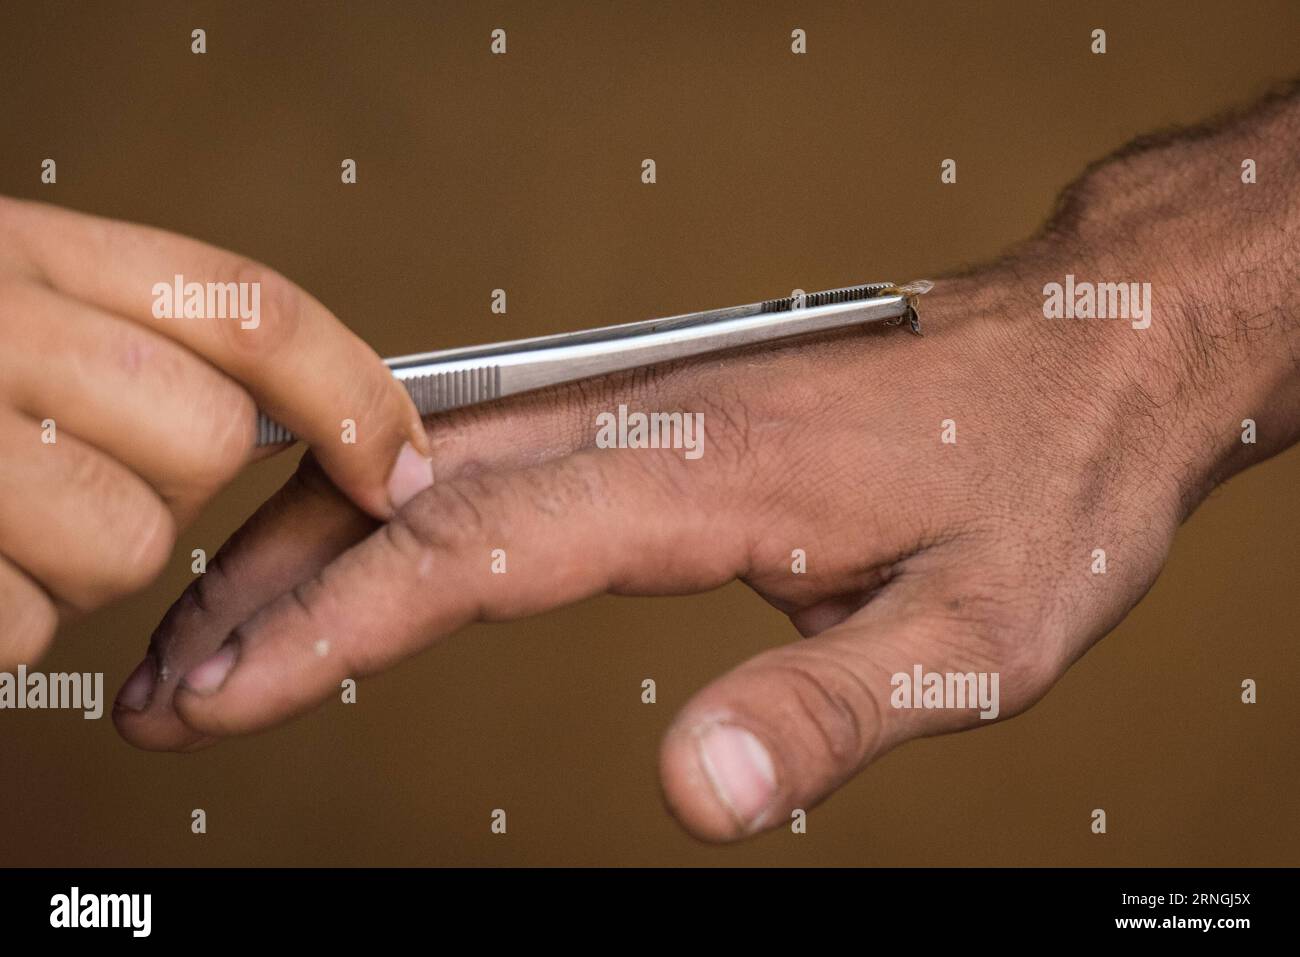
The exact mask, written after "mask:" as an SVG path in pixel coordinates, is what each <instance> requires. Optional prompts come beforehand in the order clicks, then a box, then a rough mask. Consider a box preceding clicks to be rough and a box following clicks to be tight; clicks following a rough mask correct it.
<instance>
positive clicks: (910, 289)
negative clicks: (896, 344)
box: [876, 279, 934, 336]
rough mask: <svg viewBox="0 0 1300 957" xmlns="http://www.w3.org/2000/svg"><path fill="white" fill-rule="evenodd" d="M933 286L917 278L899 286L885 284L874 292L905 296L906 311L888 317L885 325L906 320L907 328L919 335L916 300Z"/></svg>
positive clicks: (919, 321)
mask: <svg viewBox="0 0 1300 957" xmlns="http://www.w3.org/2000/svg"><path fill="white" fill-rule="evenodd" d="M933 288H934V283H932V282H931V281H930V280H928V279H917V280H915V281H913V282H905V283H903V284H902V285H901V286H893V285H890V286H886V287H885V288H884V289H881V290H880V292H878V293H876V295H878V296H906V297H907V313H906V314H905V315H902V316H899V317H898V318H897V319H889V320H886V322H885V323H884V324H885V325H887V326H897V325H899V324H901V323H902V322H903V320H904V319H906V320H907V325H908V328H910V329H911V330H912V332H914V333H916V334H917V335H918V336H919V335H921V319H920V317H919V316H918V315H917V314H916V301H917V299H919V298H920V297H921V296H924V295H925V294H926V293H927V292H929V291H930V290H931V289H933Z"/></svg>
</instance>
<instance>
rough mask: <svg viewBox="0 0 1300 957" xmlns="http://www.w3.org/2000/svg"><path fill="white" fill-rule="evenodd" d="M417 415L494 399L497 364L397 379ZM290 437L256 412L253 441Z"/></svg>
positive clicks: (261, 442) (497, 388) (497, 389)
mask: <svg viewBox="0 0 1300 957" xmlns="http://www.w3.org/2000/svg"><path fill="white" fill-rule="evenodd" d="M401 382H402V385H403V387H405V389H406V392H407V394H408V395H410V397H411V401H412V402H414V403H415V407H416V408H417V409H419V410H420V414H421V415H429V414H430V413H433V412H442V411H444V410H446V409H457V408H460V407H461V406H462V405H473V404H475V403H477V402H486V401H487V400H488V399H495V398H496V397H497V396H499V395H500V394H501V367H500V366H497V365H482V366H475V367H473V368H468V369H455V370H453V371H450V372H432V373H429V374H428V375H421V376H411V377H410V378H409V379H403V380H401ZM292 441H294V434H293V433H292V432H290V431H289V430H288V429H286V428H285V427H284V426H283V425H281V424H280V423H279V422H276V421H274V420H272V419H270V418H268V417H267V416H266V414H265V413H262V412H259V413H258V415H257V444H258V445H280V444H282V443H285V442H292Z"/></svg>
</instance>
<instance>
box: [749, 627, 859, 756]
mask: <svg viewBox="0 0 1300 957" xmlns="http://www.w3.org/2000/svg"><path fill="white" fill-rule="evenodd" d="M768 667H771V668H773V669H775V671H776V672H777V675H778V677H779V679H780V680H781V682H782V684H781V686H782V687H784V688H786V689H788V694H787V696H786V699H785V702H784V704H785V706H786V708H787V709H788V710H789V712H790V714H789V720H790V721H791V722H792V723H793V724H794V726H798V725H802V726H803V727H804V728H805V729H806V731H807V736H808V737H809V738H810V739H811V741H812V747H814V748H816V749H818V750H820V751H821V753H822V754H823V756H824V758H825V759H826V761H827V763H828V764H829V765H830V767H831V768H833V769H834V770H835V771H837V772H839V773H847V772H849V771H852V770H854V769H856V768H857V767H858V766H859V765H860V764H861V763H862V762H863V761H864V760H865V759H866V757H867V756H868V755H870V754H873V753H874V752H875V750H876V748H877V746H878V743H879V734H880V728H881V717H880V698H879V695H878V694H877V693H876V691H875V690H873V688H872V687H871V685H870V684H869V683H868V682H866V681H864V680H863V679H862V677H861V676H860V675H859V674H858V673H857V671H856V670H855V669H854V668H853V666H852V664H851V663H848V662H844V661H840V660H839V659H838V658H836V657H833V656H831V655H826V654H817V655H815V656H811V657H810V653H809V651H808V650H807V649H806V648H803V649H800V650H799V652H798V653H788V654H779V655H778V656H777V657H776V658H775V659H774V660H773V661H772V662H771V663H770V664H769V665H768Z"/></svg>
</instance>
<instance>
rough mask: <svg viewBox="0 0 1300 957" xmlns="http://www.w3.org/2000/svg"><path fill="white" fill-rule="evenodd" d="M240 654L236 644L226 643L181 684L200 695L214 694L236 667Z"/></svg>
mask: <svg viewBox="0 0 1300 957" xmlns="http://www.w3.org/2000/svg"><path fill="white" fill-rule="evenodd" d="M238 654H239V650H238V649H237V648H236V647H235V643H234V642H233V641H228V642H226V643H225V644H224V645H222V646H221V647H220V648H218V649H217V653H216V654H214V655H213V656H212V657H211V658H208V659H207V660H206V661H203V662H201V663H199V664H197V665H195V666H194V669H193V670H192V671H191V672H190V673H189V674H187V675H186V676H185V677H184V679H182V681H181V684H182V685H184V686H185V687H186V688H188V689H189V690H190V691H197V692H198V693H199V694H212V692H214V691H216V690H217V689H218V688H220V687H221V685H222V683H223V682H224V681H225V680H226V675H228V674H229V673H230V669H231V668H232V667H234V664H235V658H236V657H238Z"/></svg>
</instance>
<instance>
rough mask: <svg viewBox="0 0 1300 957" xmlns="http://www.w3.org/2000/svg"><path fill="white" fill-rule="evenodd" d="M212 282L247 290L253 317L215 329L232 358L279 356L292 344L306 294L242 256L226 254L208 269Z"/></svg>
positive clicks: (264, 267) (222, 324)
mask: <svg viewBox="0 0 1300 957" xmlns="http://www.w3.org/2000/svg"><path fill="white" fill-rule="evenodd" d="M211 275H212V279H211V281H213V282H218V283H223V284H227V283H234V284H235V289H236V290H244V289H247V290H248V292H247V293H246V294H245V295H247V296H248V297H249V302H250V304H255V305H256V318H255V320H254V319H249V320H242V319H239V318H235V319H224V320H221V324H220V326H219V328H220V329H222V330H224V333H225V339H226V342H227V344H228V345H229V347H230V350H231V352H232V353H234V354H235V355H238V356H241V357H243V358H245V359H250V360H251V359H252V358H254V357H256V358H257V359H258V360H259V361H265V359H266V358H267V357H272V356H277V355H280V354H281V353H282V352H283V351H284V350H285V349H286V348H288V347H289V346H290V344H291V343H293V342H294V341H295V340H296V338H297V336H298V332H299V328H300V327H301V325H302V321H303V316H304V313H305V311H306V300H307V294H306V293H304V292H303V291H302V290H301V289H299V288H298V286H296V285H295V284H294V283H292V282H290V281H289V280H288V279H286V278H285V277H284V276H282V275H280V274H279V273H278V272H276V271H275V270H273V269H271V268H270V267H268V266H263V265H262V264H261V263H259V262H256V261H254V260H252V259H247V258H245V257H242V256H235V255H229V257H228V258H225V259H222V260H219V261H218V262H217V264H216V265H215V266H214V267H213V269H212V270H211Z"/></svg>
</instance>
